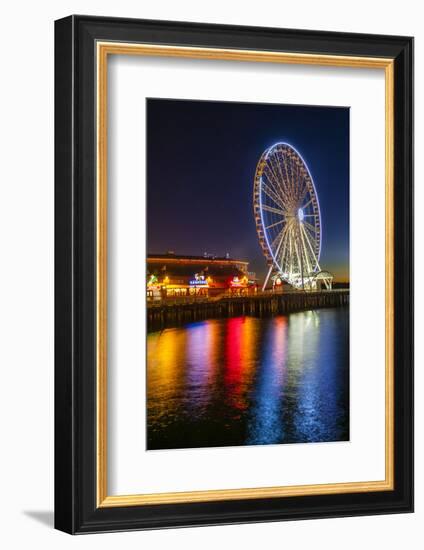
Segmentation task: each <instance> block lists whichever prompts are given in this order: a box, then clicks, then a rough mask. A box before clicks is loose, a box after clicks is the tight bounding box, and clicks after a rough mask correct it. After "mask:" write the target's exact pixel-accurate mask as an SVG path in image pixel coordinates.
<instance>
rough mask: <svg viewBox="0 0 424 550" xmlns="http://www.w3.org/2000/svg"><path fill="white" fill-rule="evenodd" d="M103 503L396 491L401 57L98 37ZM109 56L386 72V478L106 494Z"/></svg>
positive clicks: (100, 502) (99, 393)
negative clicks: (397, 86)
mask: <svg viewBox="0 0 424 550" xmlns="http://www.w3.org/2000/svg"><path fill="white" fill-rule="evenodd" d="M96 48H97V50H96V53H97V92H96V94H97V95H96V97H97V182H96V184H97V258H96V262H97V342H96V359H97V452H96V457H97V506H98V507H101V508H105V507H119V506H141V505H147V504H172V503H183V502H185V503H188V502H205V501H219V500H235V499H254V498H270V497H290V496H306V495H324V494H341V493H365V492H371V491H390V490H393V489H394V362H393V361H394V355H393V354H394V292H393V291H394V194H393V190H394V137H393V132H394V60H393V59H390V58H372V57H354V56H337V55H318V54H302V53H283V52H266V51H255V50H236V49H218V48H193V47H183V46H162V45H160V46H158V45H151V44H132V43H123V42H101V41H99V42H97V44H96ZM109 55H144V56H154V57H182V58H192V59H220V60H230V61H250V62H262V63H284V64H301V65H318V66H331V67H356V68H368V69H384V71H385V125H386V132H385V133H386V143H385V148H386V158H385V172H386V174H385V178H386V195H385V213H386V228H385V231H386V246H385V256H386V257H385V265H386V281H385V283H386V294H385V298H386V312H385V323H386V344H385V353H386V373H385V404H386V414H385V422H386V430H385V474H386V475H385V479H384V480H381V481H358V482H350V483H328V484H315V485H296V486H282V487H255V488H248V489H225V490H206V491H189V492H178V493H150V494H134V495H118V496H109V495H108V494H107V60H108V56H109Z"/></svg>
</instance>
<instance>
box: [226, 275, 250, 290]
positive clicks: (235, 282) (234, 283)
mask: <svg viewBox="0 0 424 550" xmlns="http://www.w3.org/2000/svg"><path fill="white" fill-rule="evenodd" d="M247 283H248V280H247V277H243V278H242V279H240V278H239V277H237V276H235V277H233V278H232V279H231V281H230V286H231V288H241V287H245V286H247Z"/></svg>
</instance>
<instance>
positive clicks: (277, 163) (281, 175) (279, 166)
mask: <svg viewBox="0 0 424 550" xmlns="http://www.w3.org/2000/svg"><path fill="white" fill-rule="evenodd" d="M274 161H275V162H276V165H277V172H278V173H279V174H280V178H281V182H282V184H283V185H284V187H285V188H287V182H286V181H285V179H284V175H283V172H282V170H281V162H278V156H277V158H274ZM271 164H272V159H271ZM273 168H274V167H273Z"/></svg>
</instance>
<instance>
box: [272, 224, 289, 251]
mask: <svg viewBox="0 0 424 550" xmlns="http://www.w3.org/2000/svg"><path fill="white" fill-rule="evenodd" d="M286 229H287V226H285V227H283V229H282V230H281V231H280V232H279V233H278V234H277V236H276V237H275V238H274V240H273V241H272V243H271V244H270V249H271V251H272V252H273V253H274V249H275V245H276V244H277V242H278V243H279V244H278V246H277V248H276V249H275V250H278V249H279V247H280V244H281V241H282V239H283V237H284V233H285V231H286ZM274 255H275V254H274Z"/></svg>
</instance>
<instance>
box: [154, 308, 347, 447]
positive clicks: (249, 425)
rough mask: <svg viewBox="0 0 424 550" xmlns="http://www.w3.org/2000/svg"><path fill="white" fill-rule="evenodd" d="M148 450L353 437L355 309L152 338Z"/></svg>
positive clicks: (197, 326)
mask: <svg viewBox="0 0 424 550" xmlns="http://www.w3.org/2000/svg"><path fill="white" fill-rule="evenodd" d="M147 409H148V410H147V448H148V449H176V448H187V447H217V446H226V445H265V444H275V443H304V442H322V441H345V440H347V439H349V310H348V309H347V308H334V309H320V310H316V311H306V312H301V313H292V314H290V315H284V316H278V317H273V318H266V319H263V318H262V319H258V318H255V317H235V318H231V319H219V320H210V321H201V322H198V323H191V324H189V325H186V326H185V327H181V328H175V329H166V330H164V331H162V332H155V333H152V334H149V335H148V337H147Z"/></svg>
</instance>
